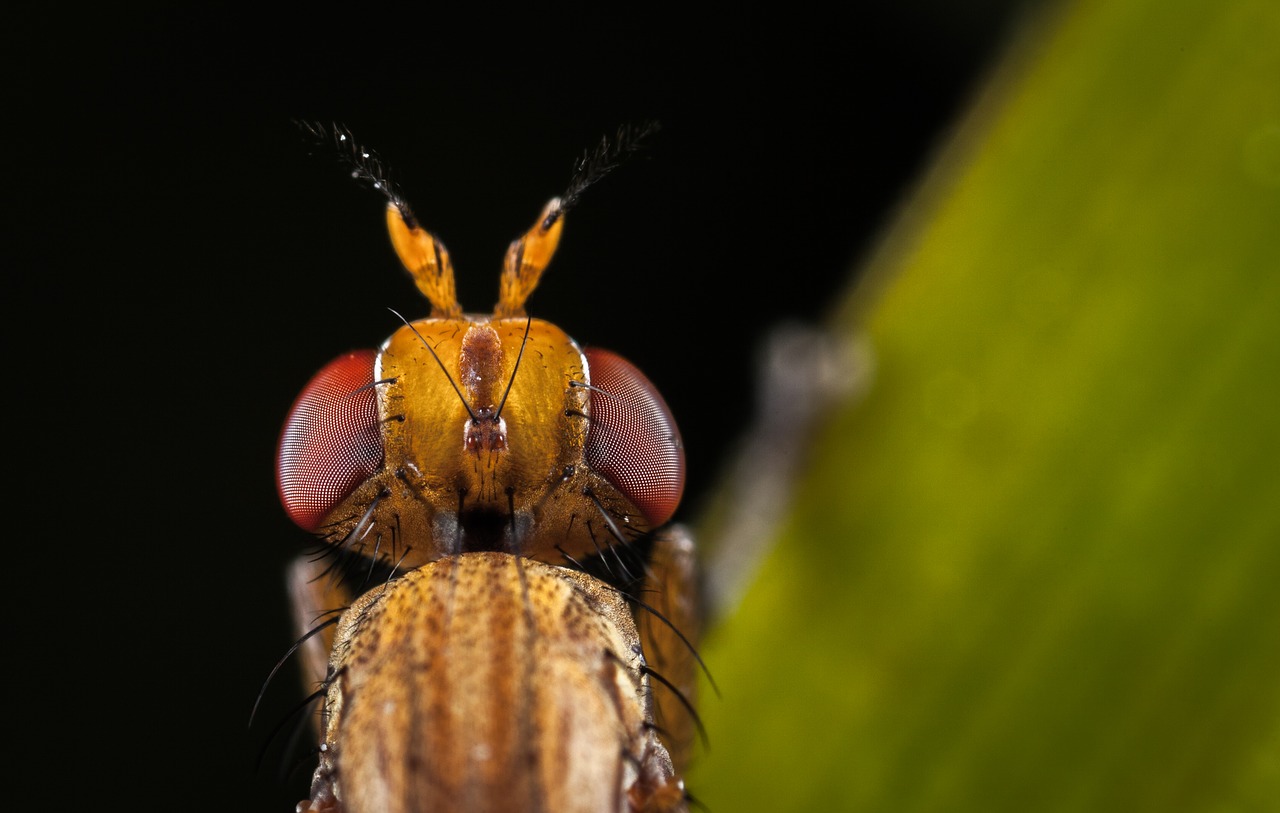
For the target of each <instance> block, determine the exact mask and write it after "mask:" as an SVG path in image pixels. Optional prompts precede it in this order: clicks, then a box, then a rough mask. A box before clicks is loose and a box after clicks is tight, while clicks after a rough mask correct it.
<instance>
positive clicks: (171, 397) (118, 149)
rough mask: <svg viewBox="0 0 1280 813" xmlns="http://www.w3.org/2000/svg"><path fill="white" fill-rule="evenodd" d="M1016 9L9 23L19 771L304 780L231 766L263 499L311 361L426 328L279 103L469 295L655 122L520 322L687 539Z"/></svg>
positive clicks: (267, 639) (144, 17) (274, 710)
mask: <svg viewBox="0 0 1280 813" xmlns="http://www.w3.org/2000/svg"><path fill="white" fill-rule="evenodd" d="M1025 5H1026V3H1017V2H1014V0H988V2H985V3H966V4H952V3H941V2H940V3H931V2H925V0H916V1H913V2H905V3H899V4H871V5H854V6H847V7H846V8H845V9H844V11H843V12H841V13H840V14H839V15H836V16H814V17H802V16H799V15H798V14H796V13H794V12H788V13H786V14H783V13H780V12H778V11H777V10H774V11H770V12H767V13H752V14H747V13H745V12H738V13H737V14H738V16H736V17H733V18H728V17H725V18H719V19H714V20H710V19H705V20H701V21H699V20H695V19H693V18H691V17H686V16H683V15H670V14H667V15H661V14H658V13H656V12H653V11H650V10H648V9H644V8H640V7H636V8H632V9H630V10H629V14H630V17H629V18H622V19H614V20H612V21H610V22H607V23H606V22H604V21H603V20H599V19H595V18H594V17H592V16H565V15H553V16H554V19H552V18H550V16H552V15H550V12H547V11H546V10H542V9H535V10H533V11H525V12H523V13H522V14H521V15H518V16H508V15H507V14H505V13H503V12H500V11H498V10H497V8H496V7H493V8H492V9H491V10H490V12H489V13H487V14H486V15H485V18H484V19H480V20H478V21H477V20H475V19H472V20H470V21H468V22H466V23H465V24H464V23H462V22H458V21H450V20H446V19H444V18H443V17H442V16H441V14H440V9H433V8H429V7H422V8H420V9H419V10H418V11H417V12H415V13H413V14H412V15H411V16H408V17H402V16H396V15H394V14H391V13H390V12H385V11H368V10H365V11H359V10H356V9H354V8H351V9H347V10H345V11H342V12H332V11H321V10H319V9H318V8H314V9H311V10H309V11H308V14H309V16H301V15H299V16H297V17H295V18H290V19H289V20H287V21H286V22H284V23H280V22H274V23H267V21H266V20H264V19H258V18H257V17H255V16H253V15H249V14H243V13H241V14H236V15H230V14H227V13H223V12H213V11H209V10H191V11H187V12H184V13H174V12H170V11H165V12H160V11H158V10H156V9H151V10H137V11H134V12H123V11H120V10H113V11H112V12H111V14H110V16H108V15H106V14H100V16H97V17H94V16H93V14H94V12H88V14H89V15H90V16H88V17H86V16H84V15H85V13H83V12H81V13H77V15H76V16H75V17H74V18H72V17H71V15H70V13H68V19H53V18H49V19H42V20H32V21H27V22H23V23H21V24H19V25H17V26H16V27H15V29H14V30H13V31H12V33H11V36H13V38H14V42H13V43H12V46H13V47H12V48H10V49H9V51H8V54H9V59H10V60H11V61H12V65H11V67H10V69H9V71H8V73H9V76H10V79H11V81H10V82H9V89H8V90H7V91H6V96H7V97H8V104H7V109H8V111H9V116H8V120H9V124H8V125H7V129H8V132H7V133H6V140H7V141H8V143H9V151H8V152H9V156H10V161H11V165H12V167H13V173H12V175H11V179H10V185H9V189H10V193H11V196H12V197H13V205H12V206H11V207H10V209H11V210H12V211H11V213H10V216H9V218H10V220H9V223H10V226H9V228H10V233H11V236H16V237H17V238H18V239H17V241H16V243H17V254H16V255H14V256H12V260H11V262H12V264H11V266H10V269H9V273H10V286H9V290H10V295H9V302H10V310H11V313H12V318H11V321H10V324H11V335H12V336H13V339H12V343H11V349H12V350H13V351H14V353H15V356H18V357H20V358H21V359H23V360H24V361H26V360H32V361H34V364H33V365H31V368H30V369H27V365H26V364H25V363H22V364H19V366H18V369H19V373H18V376H19V378H20V386H18V387H16V388H14V390H15V391H16V396H15V402H16V405H18V406H21V407H24V408H25V414H27V415H31V414H36V415H38V416H40V417H39V418H38V419H37V420H35V421H29V422H27V423H25V424H22V425H21V426H22V428H21V429H20V430H19V431H16V432H15V436H16V437H15V443H14V448H15V450H19V449H20V450H28V449H29V452H28V454H27V455H26V456H25V457H23V458H22V459H25V460H35V461H36V463H35V466H34V475H35V476H34V478H32V479H33V481H34V482H32V483H29V484H28V487H27V488H26V489H25V490H24V489H23V488H19V489H18V490H17V491H15V492H14V493H15V497H14V500H13V505H12V506H11V508H12V514H13V516H14V520H13V524H14V528H15V531H16V533H15V540H18V541H21V543H22V544H21V545H20V547H21V550H22V552H23V553H31V554H34V555H33V556H32V559H31V561H30V562H27V561H26V560H25V556H20V557H18V558H17V560H16V561H17V563H18V564H17V566H16V569H18V570H20V571H21V572H20V573H18V574H17V577H16V578H14V581H16V582H20V583H22V585H23V587H21V588H19V592H18V593H17V598H16V599H15V601H14V606H15V607H16V608H17V610H18V611H19V614H20V617H21V618H22V623H21V624H18V625H16V626H17V627H18V628H19V631H18V632H17V633H16V634H15V641H17V642H21V645H20V648H19V651H20V652H30V653H32V655H33V657H32V658H30V660H29V661H28V660H23V661H22V663H24V664H27V663H30V664H33V665H32V666H30V668H26V669H22V670H18V674H19V680H20V682H21V683H23V684H24V685H25V686H27V688H28V689H30V691H31V693H32V697H40V698H42V699H41V700H39V701H38V702H37V701H35V700H32V701H31V702H30V703H29V704H28V703H22V704H19V706H20V708H19V711H21V712H22V715H20V716H22V717H23V718H24V720H25V719H30V720H32V721H33V723H34V725H33V726H32V728H31V730H30V731H31V734H30V737H29V738H28V741H29V742H31V743H32V745H31V747H30V752H31V754H34V755H37V756H38V757H39V760H38V761H39V764H40V765H41V766H44V767H50V768H52V769H53V772H54V773H55V774H56V775H57V776H58V777H59V778H58V779H56V780H53V781H52V782H50V783H45V782H42V783H41V785H42V787H44V788H45V789H46V791H47V792H49V793H51V794H53V798H57V799H67V800H70V799H72V798H77V799H80V800H84V801H99V800H104V799H105V800H117V801H122V802H124V803H125V806H126V807H128V806H129V801H126V800H132V801H133V803H134V804H136V805H137V809H159V808H161V807H165V808H181V809H184V810H205V809H208V810H213V809H228V808H230V809H244V810H290V809H292V804H293V803H294V802H296V801H297V799H299V798H301V797H302V795H303V794H304V793H305V788H306V783H307V776H308V770H307V769H306V767H305V766H303V765H301V764H300V763H299V765H298V769H297V770H296V771H294V773H293V774H292V778H291V779H290V780H289V781H287V782H281V781H280V780H279V779H278V776H277V774H278V771H279V769H280V767H281V766H282V764H283V765H286V766H288V765H292V764H293V763H292V762H290V757H289V756H288V755H287V754H284V753H282V750H281V749H280V748H279V747H278V744H279V741H278V740H277V741H275V743H274V744H272V745H271V746H270V747H269V748H268V749H267V751H266V756H265V759H263V761H262V766H261V768H255V761H256V760H257V759H258V756H259V753H260V752H261V751H262V749H263V748H264V745H265V744H267V743H268V738H269V734H270V730H271V728H272V726H273V725H275V724H276V723H277V722H278V721H280V720H281V719H282V718H284V717H285V716H286V714H287V712H288V709H289V707H290V706H291V704H293V703H294V702H296V701H297V700H298V699H299V697H300V695H301V690H300V688H299V687H298V686H297V685H296V675H294V674H293V673H292V672H288V671H286V672H285V673H284V674H283V675H282V677H281V678H280V679H279V680H278V681H277V682H276V683H275V684H273V685H272V686H271V687H270V688H269V690H268V692H267V694H266V698H265V701H264V706H263V708H262V710H261V711H260V714H259V719H258V721H257V722H256V723H255V725H254V726H253V727H252V728H249V727H248V725H247V722H248V716H249V709H250V707H251V706H252V704H253V702H254V698H255V696H256V694H257V692H258V690H259V687H260V686H261V684H262V681H263V679H264V678H265V676H266V675H267V673H268V672H269V671H270V669H271V667H272V665H273V664H274V663H275V661H276V659H277V658H278V657H279V656H280V655H281V654H283V652H284V651H285V649H286V648H287V647H288V645H289V643H290V642H291V640H292V633H291V632H290V630H289V627H288V623H287V607H286V604H285V598H284V592H283V583H282V568H283V566H284V563H285V562H286V561H287V560H288V559H289V558H290V557H291V556H293V555H296V554H297V553H299V552H301V551H302V550H303V549H304V547H305V546H306V543H307V538H306V537H305V535H304V534H302V532H300V531H298V530H297V529H295V528H293V527H292V526H291V525H290V524H289V522H288V521H287V520H286V519H285V517H284V516H283V513H282V511H281V509H280V508H279V505H278V503H277V500H276V496H275V490H274V481H273V469H272V467H273V454H274V446H275V442H276V435H277V432H278V430H279V425H280V422H281V419H282V417H283V415H284V413H285V411H286V410H287V408H288V406H289V404H290V401H291V400H292V398H293V396H294V395H295V394H296V393H297V391H298V389H299V388H300V387H301V386H302V384H303V383H304V382H305V381H306V379H307V378H308V377H309V376H310V374H311V373H312V372H314V371H315V370H316V369H317V368H318V367H319V366H321V365H322V364H323V363H324V362H325V361H327V360H328V359H329V358H331V357H333V356H334V355H337V354H338V353H340V352H342V351H345V350H348V349H351V348H354V347H362V346H372V345H375V344H377V343H378V342H380V341H381V340H382V339H384V338H385V337H386V336H387V335H388V334H389V333H391V332H392V330H393V329H394V328H395V327H396V319H395V317H394V316H393V315H392V314H390V313H389V312H388V310H387V309H388V308H389V307H394V308H395V309H397V310H399V311H401V312H403V313H405V314H406V315H407V316H423V315H425V313H426V310H427V308H426V305H425V303H424V302H423V301H422V300H421V299H420V297H419V296H418V294H417V292H416V290H415V288H414V287H413V285H412V283H411V281H410V280H409V278H408V276H407V275H406V274H404V273H403V271H402V270H401V269H400V266H399V264H398V263H397V261H396V259H395V257H394V255H393V253H392V251H391V249H390V246H389V244H388V241H387V239H386V236H385V231H384V227H383V222H382V204H381V202H380V201H379V200H378V199H377V197H376V196H375V195H373V194H372V193H370V192H368V191H367V190H364V189H361V188H359V187H357V186H356V185H354V184H352V183H350V182H349V181H348V180H347V179H346V178H344V175H343V171H342V170H341V169H340V168H339V167H338V165H337V164H336V163H335V162H334V161H331V160H328V159H327V158H324V157H317V156H313V155H311V154H310V153H311V152H312V151H313V150H312V149H311V146H310V144H309V143H308V142H307V141H306V140H305V139H303V138H302V137H300V135H299V134H298V131H297V130H296V129H295V128H294V126H293V125H292V123H291V120H292V119H294V118H305V119H315V120H320V121H325V122H329V121H339V122H342V123H344V124H346V125H347V126H348V127H350V128H351V130H352V131H353V132H354V133H355V134H356V135H357V136H358V137H359V138H360V139H362V140H363V141H365V142H366V143H368V144H369V145H371V146H373V147H375V148H376V149H377V150H378V151H379V153H380V154H381V155H382V157H383V158H384V159H386V161H387V162H388V163H389V164H390V166H391V167H392V171H393V174H394V177H395V178H396V179H397V180H398V181H399V183H400V186H401V188H402V189H403V191H404V192H405V194H406V196H407V197H408V199H409V200H410V201H411V203H412V204H413V206H414V208H415V210H416V212H417V214H418V216H419V218H420V219H421V220H422V221H423V222H424V224H425V225H426V226H427V227H428V228H430V229H431V230H433V231H434V232H435V233H436V234H437V235H439V236H440V237H441V239H442V240H443V241H444V242H445V244H446V245H447V246H448V247H449V250H450V252H451V254H452V257H453V261H454V265H455V268H456V269H457V273H458V287H459V294H460V298H461V300H462V302H463V305H464V306H465V307H467V309H468V310H473V311H477V312H487V311H489V310H490V309H491V308H492V306H493V303H494V300H495V298H496V291H497V277H498V271H499V268H500V262H501V258H502V254H503V251H504V250H505V247H506V245H507V243H508V242H509V241H510V240H511V239H512V238H514V237H515V236H517V235H518V234H519V233H521V232H522V231H523V230H524V229H526V228H527V227H528V226H529V225H530V224H531V223H532V222H533V219H534V217H535V216H536V215H537V213H538V211H539V209H540V207H541V205H542V204H543V202H544V201H545V200H546V199H547V198H548V197H550V196H552V195H554V194H557V193H559V192H560V191H561V190H562V189H563V188H564V186H565V185H566V183H567V182H568V180H569V176H570V169H571V165H572V162H573V160H574V159H575V158H577V157H578V156H579V155H580V154H581V153H582V151H583V150H584V149H586V148H588V147H591V146H593V145H594V144H595V143H596V142H597V141H598V140H599V139H600V137H601V136H602V135H605V134H609V133H612V132H613V131H614V130H615V128H616V127H617V126H618V125H620V124H623V123H627V122H636V121H641V120H645V119H656V120H658V121H659V122H660V123H661V125H662V130H661V132H660V133H659V134H658V136H657V137H656V138H654V139H653V140H652V142H651V143H650V146H649V148H648V149H647V150H646V151H645V152H644V153H643V155H642V156H641V157H639V158H638V159H637V160H635V161H633V162H632V163H630V164H628V165H627V166H625V167H623V168H622V169H620V170H619V171H617V172H615V173H614V174H613V175H611V176H609V177H608V178H607V179H606V180H604V181H603V182H602V183H600V184H599V185H598V186H596V187H594V188H592V189H591V190H589V191H588V192H587V193H586V195H585V196H584V198H583V200H582V202H581V204H580V205H579V206H578V208H577V209H575V210H574V211H573V212H572V213H571V214H570V216H569V217H568V218H567V223H566V229H565V232H564V237H563V239H562V241H561V246H560V250H559V253H558V255H557V256H556V259H555V262H554V263H553V264H552V266H551V268H550V270H549V271H548V273H547V275H546V276H545V277H544V281H543V283H542V285H541V286H540V288H539V289H538V291H537V292H536V293H535V294H534V295H533V297H532V298H531V300H530V302H529V309H530V311H531V313H532V314H533V315H534V316H537V317H540V318H544V319H548V320H550V321H553V322H555V323H557V324H559V325H560V326H561V327H563V328H564V329H565V330H567V331H568V332H569V333H570V334H571V335H573V336H574V337H575V338H576V339H578V340H579V342H580V343H583V344H598V345H603V346H607V347H611V348H613V349H616V350H618V351H620V352H622V353H624V354H625V355H627V356H628V357H630V358H631V359H632V360H633V361H635V362H636V363H637V364H638V365H639V366H640V367H641V368H642V369H644V370H645V371H646V372H647V373H648V375H649V376H650V378H652V379H653V380H654V382H655V383H656V384H657V385H658V386H659V388H661V389H662V390H663V391H664V393H665V394H666V396H667V399H668V401H669V403H670V405H671V407H672V409H673V411H674V413H675V414H676V415H677V416H678V418H679V420H680V422H681V428H682V430H683V433H684V435H685V441H686V446H687V449H688V465H689V471H690V480H689V489H688V492H687V495H688V498H687V500H686V503H685V507H684V508H683V509H682V515H681V516H683V517H684V518H686V519H687V518H692V517H693V516H695V515H696V513H697V509H698V505H699V503H700V501H701V500H702V498H703V497H704V495H705V494H706V493H707V491H708V489H709V488H710V487H711V485H712V483H713V481H714V479H715V477H716V475H717V473H718V466H719V461H720V460H722V459H723V457H724V455H725V453H726V451H727V450H728V449H729V448H730V446H731V444H732V443H733V442H734V441H735V440H736V438H737V437H738V435H739V433H740V432H741V431H742V430H743V427H744V424H745V421H746V418H747V414H748V411H749V409H750V398H751V371H752V358H753V353H754V352H755V350H756V348H757V346H758V344H759V341H760V339H761V337H762V336H763V335H764V333H765V332H766V331H767V330H768V329H769V328H770V327H771V326H772V325H774V324H776V323H778V322H780V321H782V320H786V319H803V320H817V319H820V318H822V317H823V315H824V314H826V313H827V312H828V310H829V308H830V307H832V306H833V304H834V301H835V298H836V297H837V295H838V292H839V291H841V290H842V289H843V288H844V287H845V286H846V285H847V284H848V283H849V282H850V281H851V279H852V275H853V273H854V269H855V268H856V266H857V262H858V259H859V257H860V256H861V254H862V253H863V252H864V251H865V250H866V249H867V248H868V247H869V246H870V244H871V241H872V240H873V238H874V236H875V234H876V232H877V230H878V228H880V227H881V226H882V225H883V224H884V223H885V222H886V221H887V219H888V218H889V217H890V215H891V212H892V210H893V207H894V206H895V205H896V204H898V203H899V202H900V200H901V198H902V195H903V194H904V191H905V189H906V188H907V186H908V185H909V184H910V183H911V182H912V181H913V180H914V179H915V178H916V177H917V175H918V173H919V172H920V171H921V169H922V168H923V167H924V166H925V165H926V164H927V160H928V156H929V152H930V149H931V148H932V147H933V146H935V145H936V144H937V143H938V140H939V139H940V138H941V136H942V134H943V133H944V132H945V129H946V128H947V127H948V126H949V125H950V124H952V123H953V122H954V120H955V116H956V115H957V114H958V113H959V112H960V111H962V110H963V109H964V104H965V102H966V101H967V99H968V94H969V93H970V91H971V90H972V88H973V85H974V83H975V81H976V80H977V79H978V77H979V76H980V75H981V72H982V71H983V70H984V69H985V68H986V67H988V66H989V65H990V63H991V60H992V58H993V56H994V55H995V54H996V53H997V52H998V49H999V47H1000V46H1001V44H1002V43H1004V42H1005V41H1006V40H1007V37H1008V35H1009V33H1010V32H1011V31H1012V30H1014V27H1015V25H1016V23H1017V22H1018V21H1019V20H1020V19H1021V16H1022V13H1023V11H1025V9H1021V7H1022V6H1025ZM17 456H18V455H15V457H17ZM31 492H35V493H34V494H31ZM33 504H34V505H35V506H36V510H35V511H34V516H31V514H30V513H29V512H30V511H31V506H32V505H33ZM23 517H29V520H28V523H29V525H27V527H26V528H24V527H23V523H22V521H21V520H22V518H23ZM22 647H25V648H22ZM41 690H44V691H41ZM67 777H70V779H67ZM65 781H71V782H74V783H75V785H74V786H69V787H63V786H61V785H60V784H59V783H61V782H65Z"/></svg>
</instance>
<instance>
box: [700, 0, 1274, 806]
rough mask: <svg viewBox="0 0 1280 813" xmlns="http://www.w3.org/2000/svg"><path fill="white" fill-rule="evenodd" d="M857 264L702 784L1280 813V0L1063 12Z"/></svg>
mask: <svg viewBox="0 0 1280 813" xmlns="http://www.w3.org/2000/svg"><path fill="white" fill-rule="evenodd" d="M861 279H862V283H861V285H860V286H859V288H858V289H857V290H856V291H854V292H852V294H851V296H850V299H849V301H848V302H847V303H845V307H844V308H843V310H842V311H841V313H840V315H839V317H838V318H837V319H836V320H834V324H835V325H836V326H837V327H836V329H837V330H840V331H844V332H847V333H849V334H862V333H865V334H866V335H867V336H868V337H869V338H870V341H871V343H872V346H873V347H874V350H875V353H876V360H877V368H876V373H875V380H874V382H873V383H872V385H871V389H870V391H869V393H868V395H867V396H866V397H865V398H864V399H863V400H861V401H859V402H857V403H850V404H849V405H848V406H847V407H845V408H842V409H841V410H839V411H838V412H836V413H835V414H833V415H831V416H830V419H829V420H828V421H827V422H826V423H825V424H824V426H823V427H822V431H821V435H820V437H819V438H818V439H817V440H816V441H815V442H814V444H813V446H812V449H811V452H810V455H811V456H810V459H809V467H808V469H807V470H806V473H805V475H804V477H803V478H802V480H801V481H800V482H799V483H798V484H797V487H796V499H795V505H794V510H793V512H792V514H791V515H790V518H789V520H788V522H787V524H786V527H785V533H784V534H783V535H782V537H781V538H780V539H779V541H778V542H777V546H776V548H775V549H774V550H773V552H772V554H771V555H770V556H769V558H768V559H767V560H766V561H765V562H764V563H763V565H762V567H761V569H760V571H759V573H758V575H757V578H756V579H755V582H754V583H753V585H752V587H751V589H750V591H749V592H748V594H747V595H746V597H745V599H744V601H743V603H742V605H741V607H740V609H739V610H738V611H737V612H736V613H735V614H734V615H732V616H731V617H729V618H727V619H725V620H724V622H723V623H722V624H721V625H720V626H719V627H718V628H717V629H716V630H714V631H713V634H712V637H711V638H710V640H709V641H708V642H707V645H706V647H705V649H704V655H705V657H706V659H707V661H708V663H709V664H710V666H711V669H712V670H713V673H714V674H715V676H716V679H717V682H718V683H719V685H720V687H721V690H722V693H723V697H722V698H719V699H717V698H716V697H715V696H714V695H712V694H711V693H710V692H707V693H706V695H705V696H704V701H703V703H702V708H703V716H704V718H705V719H706V722H707V726H708V728H709V730H710V732H711V738H712V740H711V743H712V748H711V751H710V752H709V753H708V754H705V755H703V756H702V757H701V759H700V761H699V764H698V765H697V768H696V770H695V772H694V774H693V776H692V777H691V779H690V787H691V789H692V790H693V792H694V793H695V795H697V796H698V798H699V799H700V800H702V801H703V802H705V803H706V805H707V806H708V807H709V808H710V810H712V811H713V812H714V813H734V812H735V811H748V810H749V811H783V810H787V811H791V810H814V811H819V810H820V811H832V810H850V811H894V813H908V811H966V810H981V811H1003V810H1008V811H1028V810H1034V811H1057V810H1080V811H1101V810H1116V811H1121V810H1122V811H1140V810H1150V811H1183V810H1186V811H1192V810H1205V811H1263V810H1276V809H1280V589H1277V582H1278V581H1280V429H1278V426H1280V5H1277V4H1276V3H1274V2H1273V0H1236V1H1235V2H1212V0H1201V1H1200V2H1195V1H1193V0H1189V1H1186V2H1155V0H1123V2H1115V1H1112V2H1102V1H1101V0H1098V1H1097V2H1082V3H1076V4H1072V5H1069V6H1064V7H1062V8H1060V9H1058V10H1057V12H1056V13H1055V14H1054V15H1053V18H1052V19H1051V20H1046V21H1044V24H1043V25H1041V26H1039V27H1037V29H1036V30H1035V31H1033V32H1030V33H1028V34H1027V35H1026V36H1024V37H1022V38H1021V39H1019V40H1018V41H1017V42H1015V43H1014V47H1013V49H1012V51H1011V53H1010V54H1009V56H1008V57H1007V58H1006V59H1005V60H1004V62H1003V63H1002V66H1001V67H1000V69H999V70H997V71H996V72H995V73H994V74H993V75H992V77H991V78H990V80H989V81H988V82H987V83H986V85H985V87H984V88H983V89H982V93H981V94H980V95H979V96H977V97H976V98H975V100H974V103H973V105H972V108H971V110H970V113H969V116H968V117H967V118H966V120H965V121H964V122H963V123H962V125H961V126H960V127H958V128H957V131H956V133H955V135H954V136H953V137H952V138H951V139H950V141H949V143H948V144H947V145H946V148H945V149H944V150H943V151H942V153H941V154H940V156H939V158H938V160H937V162H936V164H935V166H934V169H933V171H932V172H931V173H930V174H929V176H928V177H927V178H926V179H925V181H924V182H923V183H922V185H921V187H920V189H919V190H918V191H917V193H916V194H914V195H913V196H912V197H911V199H910V200H909V201H907V205H906V206H905V208H904V210H903V214H902V216H901V218H900V219H899V221H898V222H897V223H896V224H893V226H892V227H891V228H890V229H889V230H888V232H887V234H886V236H885V239H884V241H883V242H882V244H881V247H880V249H879V250H878V251H877V252H876V254H875V255H874V256H873V257H872V259H871V260H870V261H869V264H868V266H867V268H866V269H865V270H864V273H863V275H862V277H861Z"/></svg>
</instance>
